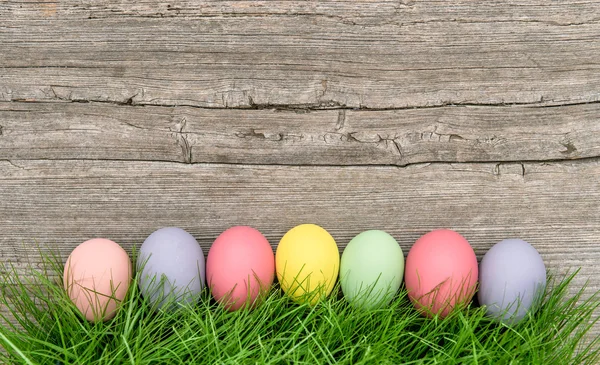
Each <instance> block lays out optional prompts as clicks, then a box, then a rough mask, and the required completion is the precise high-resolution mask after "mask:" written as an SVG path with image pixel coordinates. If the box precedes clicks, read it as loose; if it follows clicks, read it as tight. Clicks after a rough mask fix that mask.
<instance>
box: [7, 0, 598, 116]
mask: <svg viewBox="0 0 600 365" xmlns="http://www.w3.org/2000/svg"><path fill="white" fill-rule="evenodd" d="M492 3H495V2H491V1H487V2H481V3H480V2H467V1H450V2H429V4H428V5H423V4H419V2H412V1H409V2H406V3H402V2H386V1H362V2H358V3H356V4H355V3H354V2H324V4H322V5H316V3H314V2H299V1H295V2H285V1H280V2H274V3H273V4H271V3H270V2H247V1H246V2H198V3H195V2H193V3H192V2H181V3H177V2H174V3H171V2H164V3H163V2H160V3H155V2H148V1H146V2H141V3H139V4H137V5H135V6H130V5H128V4H125V3H122V2H116V1H102V2H94V4H95V5H81V3H80V2H79V1H67V2H64V3H63V2H61V3H56V4H57V5H56V9H55V10H56V12H55V13H54V12H53V11H54V10H50V11H49V10H48V4H47V3H45V2H44V3H41V4H40V3H39V2H22V1H10V2H7V3H3V4H2V6H3V7H4V8H5V11H2V12H0V14H2V15H1V16H0V22H1V23H2V25H1V26H0V65H2V67H3V68H2V79H1V80H2V82H1V83H0V100H5V101H10V100H92V101H105V102H116V103H134V104H154V105H192V106H202V107H211V108H231V107H234V108H237V107H240V108H253V107H269V106H294V107H309V108H332V107H346V108H406V107H427V106H439V105H448V104H515V103H517V104H523V103H525V104H527V103H539V104H543V105H547V104H548V105H555V104H572V103H587V102H598V101H599V100H600V93H599V92H598V90H600V72H599V71H600V67H599V66H600V64H599V62H600V61H599V60H600V57H599V56H600V48H599V44H598V42H595V41H594V40H596V39H599V38H600V23H599V22H598V19H600V10H599V5H598V4H596V3H595V2H589V3H584V4H583V5H581V3H579V2H572V1H565V2H560V3H559V2H556V3H553V4H552V5H551V6H549V5H547V2H543V3H542V2H536V1H522V2H503V3H501V4H500V3H497V4H492ZM193 4H196V5H193ZM169 6H171V7H169ZM266 8H268V9H270V10H268V11H266V12H265V9H266ZM167 9H174V10H167ZM177 9H179V10H177ZM48 12H50V13H51V14H49V13H48ZM161 12H166V13H169V14H172V16H167V17H162V16H160V14H161Z"/></svg>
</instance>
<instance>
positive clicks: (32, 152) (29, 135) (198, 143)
mask: <svg viewBox="0 0 600 365" xmlns="http://www.w3.org/2000/svg"><path fill="white" fill-rule="evenodd" d="M0 116H2V118H1V119H0V128H2V129H1V130H2V132H1V134H0V159H6V160H12V159H105V160H131V161H135V160H145V161H173V162H188V163H190V162H192V163H238V164H243V163H247V164H283V165H373V164H375V165H399V166H405V165H408V164H413V163H425V162H503V161H531V160H537V161H547V160H562V159H578V158H591V157H597V156H600V104H587V105H573V106H565V107H553V108H545V107H526V106H507V107H481V106H480V107H475V106H462V107H442V108H425V109H410V110H394V111H352V110H319V111H305V112H301V113H299V112H297V111H289V110H282V111H277V110H225V109H200V108H190V107H171V108H165V107H149V106H147V107H135V106H117V105H112V104H107V103H14V102H12V103H10V102H9V103H6V102H4V103H2V102H0ZM524 121H526V122H524Z"/></svg>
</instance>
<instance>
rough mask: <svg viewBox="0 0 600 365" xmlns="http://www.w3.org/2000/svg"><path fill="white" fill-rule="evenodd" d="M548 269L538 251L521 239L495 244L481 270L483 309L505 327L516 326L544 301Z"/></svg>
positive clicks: (480, 285)
mask: <svg viewBox="0 0 600 365" xmlns="http://www.w3.org/2000/svg"><path fill="white" fill-rule="evenodd" d="M545 288H546V266H545V265H544V261H543V260H542V257H541V256H540V254H539V253H538V252H537V250H536V249H535V248H534V247H533V246H531V245H530V244H529V243H527V242H525V241H523V240H520V239H507V240H504V241H500V242H498V243H496V244H495V245H494V246H493V247H492V248H491V249H490V250H489V251H488V252H487V253H486V254H485V255H484V256H483V259H482V260H481V265H480V266H479V292H478V293H477V298H478V299H479V304H480V305H485V307H486V311H487V314H488V315H489V316H491V317H493V318H495V319H498V320H500V321H502V322H504V323H513V324H514V323H517V322H519V321H520V320H522V319H523V318H524V317H525V315H526V314H527V312H528V311H530V310H531V309H534V308H535V306H536V304H539V301H540V300H541V299H542V297H543V294H544V291H545Z"/></svg>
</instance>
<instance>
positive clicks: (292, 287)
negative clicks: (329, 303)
mask: <svg viewBox="0 0 600 365" xmlns="http://www.w3.org/2000/svg"><path fill="white" fill-rule="evenodd" d="M339 267H340V253H339V250H338V247H337V245H336V243H335V240H334V239H333V237H331V235H330V234H329V233H328V232H327V231H326V230H325V229H323V228H321V227H319V226H317V225H315V224H301V225H299V226H296V227H294V228H292V229H290V230H289V231H288V232H287V233H286V234H285V235H284V236H283V237H282V238H281V241H280V242H279V245H278V246H277V251H276V253H275V268H276V272H277V279H278V280H279V284H280V285H281V288H282V289H283V291H284V292H285V293H286V294H287V295H289V296H290V297H291V298H292V299H293V300H294V301H296V302H298V303H309V304H310V305H315V304H316V303H317V302H319V301H320V300H321V299H323V298H325V297H327V296H328V295H329V294H330V293H331V291H332V290H333V287H334V285H335V282H336V280H337V277H338V273H339Z"/></svg>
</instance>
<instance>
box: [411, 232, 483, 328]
mask: <svg viewBox="0 0 600 365" xmlns="http://www.w3.org/2000/svg"><path fill="white" fill-rule="evenodd" d="M477 277H478V268H477V257H476V256H475V252H474V251H473V248H472V247H471V245H469V242H467V240H466V239H465V238H464V237H463V236H461V235H460V234H458V233H457V232H454V231H451V230H448V229H440V230H435V231H432V232H429V233H427V234H425V235H424V236H422V237H421V238H419V239H418V240H417V242H415V244H414V245H413V246H412V248H411V249H410V251H409V252H408V257H407V258H406V269H405V273H404V278H405V283H406V289H407V290H408V296H409V298H410V300H411V301H412V302H413V304H414V305H415V307H416V308H417V309H419V310H420V311H421V312H422V313H423V314H425V315H427V316H432V315H436V314H439V315H440V316H442V317H445V316H447V315H448V313H450V311H452V309H453V308H455V307H460V306H461V305H464V304H467V303H468V302H470V301H471V299H472V298H473V294H474V293H475V289H476V284H477Z"/></svg>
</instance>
